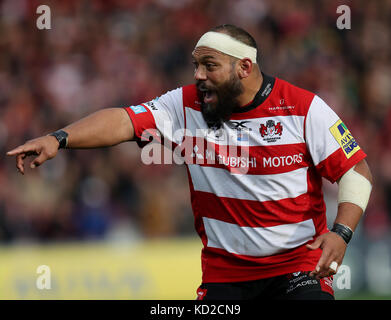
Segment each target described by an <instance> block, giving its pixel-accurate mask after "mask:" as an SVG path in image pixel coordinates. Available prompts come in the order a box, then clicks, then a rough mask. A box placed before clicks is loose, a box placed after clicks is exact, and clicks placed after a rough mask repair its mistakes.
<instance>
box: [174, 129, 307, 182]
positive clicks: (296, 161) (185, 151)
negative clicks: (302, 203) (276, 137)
mask: <svg viewBox="0 0 391 320" xmlns="http://www.w3.org/2000/svg"><path fill="white" fill-rule="evenodd" d="M196 146H197V152H196V154H195V153H194V151H195V150H194V148H195V147H196ZM178 148H179V150H178V154H181V155H182V156H183V157H184V159H185V161H186V163H187V164H198V165H200V166H205V167H214V168H221V169H226V170H228V171H230V172H231V173H238V174H241V173H242V174H252V175H264V174H278V173H285V172H289V171H293V170H296V169H300V168H305V167H308V166H310V165H311V164H312V160H311V157H310V154H309V152H308V150H307V147H306V144H305V143H295V144H286V145H278V146H224V145H219V144H215V143H213V142H210V141H207V140H206V139H205V138H203V137H189V136H186V137H185V139H184V141H183V142H182V144H181V145H180V146H178Z"/></svg>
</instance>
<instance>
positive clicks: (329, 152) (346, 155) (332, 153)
mask: <svg viewBox="0 0 391 320" xmlns="http://www.w3.org/2000/svg"><path fill="white" fill-rule="evenodd" d="M305 140H306V144H307V148H308V150H309V152H310V154H311V157H312V160H313V163H314V165H315V167H316V169H317V171H318V172H319V173H320V175H321V176H322V177H324V178H326V179H328V180H329V181H331V182H333V183H334V182H335V181H337V180H338V179H339V178H340V177H341V176H342V175H343V174H344V173H345V172H346V171H348V170H349V169H350V168H352V167H353V166H354V165H355V164H357V163H358V162H359V161H361V160H362V159H364V158H365V157H366V154H365V153H364V152H363V150H362V149H361V148H360V146H359V145H358V144H357V141H356V140H355V139H354V137H353V135H352V134H351V133H350V131H349V130H348V128H347V127H346V125H345V124H344V123H343V122H342V120H341V119H340V118H339V117H338V115H337V114H336V113H335V112H334V111H333V110H332V109H331V108H330V107H329V106H328V105H327V104H326V103H325V102H324V101H323V100H322V99H321V98H319V97H318V96H316V95H315V96H314V98H313V100H312V102H311V105H310V107H309V110H308V113H307V116H306V119H305Z"/></svg>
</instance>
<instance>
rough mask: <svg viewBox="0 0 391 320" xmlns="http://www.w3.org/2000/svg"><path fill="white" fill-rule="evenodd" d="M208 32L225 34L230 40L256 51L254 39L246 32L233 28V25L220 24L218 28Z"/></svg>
mask: <svg viewBox="0 0 391 320" xmlns="http://www.w3.org/2000/svg"><path fill="white" fill-rule="evenodd" d="M210 31H214V32H222V33H226V34H228V35H229V36H231V37H232V38H234V39H236V40H238V41H240V42H243V43H245V44H247V45H248V46H250V47H253V48H255V49H257V51H258V46H257V42H256V41H255V39H254V38H253V37H252V36H251V34H249V33H248V32H247V31H246V30H244V29H242V28H240V27H237V26H234V25H233V24H222V25H220V26H217V27H214V28H212V29H211V30H210Z"/></svg>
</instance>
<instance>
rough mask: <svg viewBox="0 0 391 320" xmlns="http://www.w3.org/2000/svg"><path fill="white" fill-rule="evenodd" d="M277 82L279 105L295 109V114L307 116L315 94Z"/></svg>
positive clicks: (289, 84)
mask: <svg viewBox="0 0 391 320" xmlns="http://www.w3.org/2000/svg"><path fill="white" fill-rule="evenodd" d="M277 81H278V96H279V97H280V101H279V102H280V104H281V105H284V104H285V105H287V106H291V107H294V108H296V109H297V110H296V112H298V113H301V114H303V115H305V114H307V112H308V109H309V108H310V106H311V103H312V101H313V99H314V97H315V96H316V95H315V93H313V92H311V91H308V90H306V89H303V88H300V87H298V86H296V85H293V84H292V83H289V82H288V81H285V80H282V79H277Z"/></svg>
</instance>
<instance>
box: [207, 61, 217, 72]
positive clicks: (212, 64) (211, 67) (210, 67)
mask: <svg viewBox="0 0 391 320" xmlns="http://www.w3.org/2000/svg"><path fill="white" fill-rule="evenodd" d="M205 67H206V69H207V70H213V69H214V67H216V65H215V64H214V63H210V62H208V63H205Z"/></svg>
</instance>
